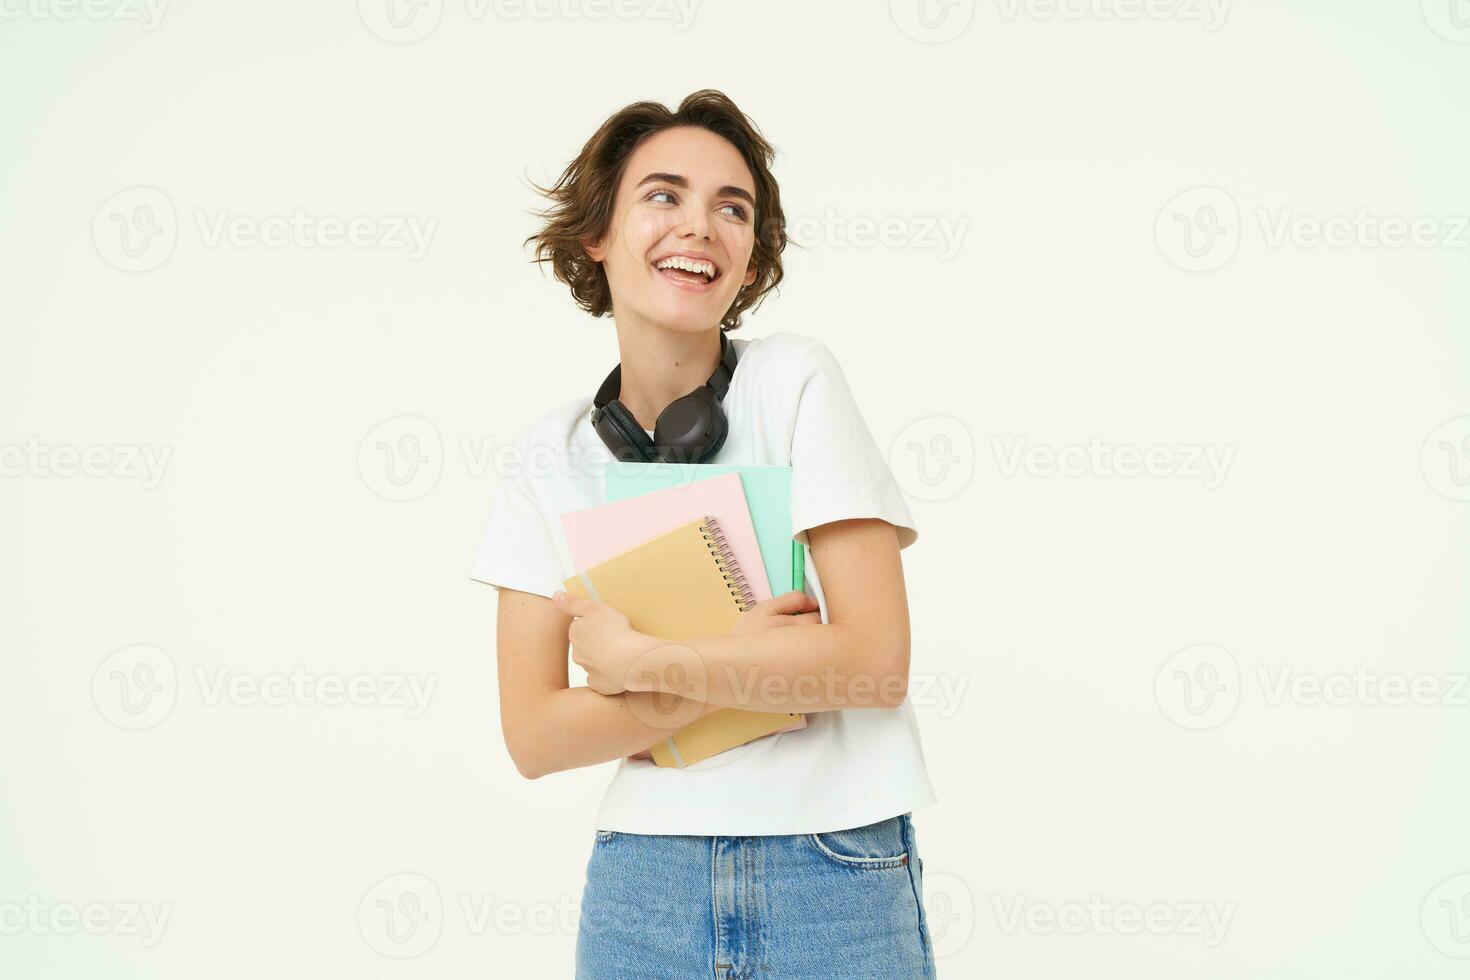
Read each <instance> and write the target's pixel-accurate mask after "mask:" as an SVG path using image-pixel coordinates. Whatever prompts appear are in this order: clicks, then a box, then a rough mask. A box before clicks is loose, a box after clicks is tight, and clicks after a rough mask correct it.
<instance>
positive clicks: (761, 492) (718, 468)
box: [605, 460, 806, 596]
mask: <svg viewBox="0 0 1470 980" xmlns="http://www.w3.org/2000/svg"><path fill="white" fill-rule="evenodd" d="M605 472H606V477H607V493H606V496H607V499H608V500H609V501H613V500H622V499H624V498H626V497H636V496H638V495H639V494H644V493H650V492H652V491H654V490H664V489H667V488H668V487H682V486H684V485H686V484H689V483H695V482H698V481H699V480H705V479H708V478H710V477H714V476H724V475H725V474H726V473H739V474H740V484H741V486H742V487H743V488H744V490H745V502H746V504H747V505H748V506H749V507H750V519H751V522H752V523H753V524H754V525H755V539H756V543H757V544H759V545H760V549H761V558H762V560H764V561H765V563H766V576H767V577H768V578H769V579H770V580H771V595H773V596H775V595H780V594H781V593H783V592H790V591H792V590H793V589H794V590H796V591H798V592H801V591H805V587H806V581H805V580H806V554H805V549H803V548H802V546H801V543H800V542H798V541H796V540H794V539H793V538H792V536H791V535H792V532H791V467H789V466H753V465H751V466H742V465H734V464H732V465H723V464H720V463H624V462H622V461H620V460H609V461H608V464H607V469H606V471H605Z"/></svg>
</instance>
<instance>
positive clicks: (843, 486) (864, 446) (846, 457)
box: [791, 342, 919, 549]
mask: <svg viewBox="0 0 1470 980" xmlns="http://www.w3.org/2000/svg"><path fill="white" fill-rule="evenodd" d="M799 373H800V378H801V390H800V395H799V397H798V401H797V406H796V420H795V422H794V424H793V428H792V433H791V470H792V473H791V527H792V530H793V532H794V537H795V538H796V540H798V541H800V542H801V543H802V544H804V545H808V546H809V544H810V542H809V541H808V540H807V530H808V529H810V528H814V527H819V526H821V525H823V524H829V523H831V522H832V521H840V520H849V519H853V518H859V517H876V518H878V519H880V520H884V521H887V522H888V523H889V524H892V525H893V526H894V528H895V529H896V530H897V531H898V546H899V548H900V549H903V548H907V547H908V546H909V545H911V544H913V543H914V542H915V541H917V540H918V537H919V531H918V528H917V527H915V526H914V519H913V516H912V515H911V514H910V513H909V508H908V504H907V502H906V501H905V500H904V496H903V491H902V490H901V489H899V486H898V481H897V480H895V479H894V478H893V473H892V472H891V471H890V470H889V468H888V462H887V460H886V459H885V458H884V457H883V454H882V453H881V452H880V451H879V449H878V445H877V443H876V442H874V440H873V434H872V433H871V432H870V431H869V430H868V426H867V423H866V422H865V421H864V420H863V416H862V413H861V412H860V411H858V406H857V402H856V401H855V400H854V399H853V397H852V391H851V390H850V389H849V388H848V385H847V377H846V375H844V374H843V372H842V366H841V365H840V364H838V363H837V358H836V357H834V356H833V355H832V352H831V351H830V350H829V349H828V348H827V346H826V345H825V344H823V343H821V342H817V343H816V345H815V346H814V347H812V348H811V349H810V350H808V351H807V353H806V355H805V357H804V360H803V367H802V370H801V371H800V372H799Z"/></svg>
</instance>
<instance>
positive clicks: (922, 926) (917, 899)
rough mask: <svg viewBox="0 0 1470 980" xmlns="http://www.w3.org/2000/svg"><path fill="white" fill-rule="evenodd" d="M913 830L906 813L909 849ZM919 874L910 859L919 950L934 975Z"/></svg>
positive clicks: (906, 835) (904, 825) (906, 844)
mask: <svg viewBox="0 0 1470 980" xmlns="http://www.w3.org/2000/svg"><path fill="white" fill-rule="evenodd" d="M912 831H913V824H912V822H911V818H910V817H909V815H908V814H904V816H903V846H904V847H905V848H906V849H907V850H908V851H912V850H913V848H914V844H913V840H912V838H911V836H910V835H911V833H912ZM917 874H918V872H917V871H916V870H915V868H914V862H913V861H910V862H909V889H910V890H911V891H912V892H913V893H914V904H915V906H917V908H918V910H919V951H920V953H922V954H923V956H924V968H925V969H926V970H927V971H929V975H930V976H933V975H934V959H933V953H934V951H933V948H932V947H930V945H929V943H928V942H927V941H926V940H925V933H926V932H928V928H929V927H928V924H927V922H926V921H925V916H924V896H923V895H922V894H921V893H920V892H919V883H918V881H917V880H916V877H915V876H916V875H917Z"/></svg>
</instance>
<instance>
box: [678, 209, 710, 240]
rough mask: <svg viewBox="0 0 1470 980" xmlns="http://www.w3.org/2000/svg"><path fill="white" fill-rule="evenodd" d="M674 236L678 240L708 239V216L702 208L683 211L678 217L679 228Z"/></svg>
mask: <svg viewBox="0 0 1470 980" xmlns="http://www.w3.org/2000/svg"><path fill="white" fill-rule="evenodd" d="M675 234H677V235H678V236H679V237H680V238H689V237H691V236H692V237H697V238H706V239H707V238H710V237H711V236H710V221H709V215H708V214H706V213H705V211H704V208H703V207H690V208H685V209H683V211H682V213H681V214H680V216H679V227H678V228H677V229H675Z"/></svg>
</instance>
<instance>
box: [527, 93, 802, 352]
mask: <svg viewBox="0 0 1470 980" xmlns="http://www.w3.org/2000/svg"><path fill="white" fill-rule="evenodd" d="M676 126H697V127H699V128H702V129H707V130H709V131H710V132H712V133H714V134H715V135H717V136H723V137H724V138H725V139H727V140H729V141H730V143H732V144H733V145H734V146H735V149H736V150H738V151H739V152H740V155H741V156H742V157H744V158H745V165H746V166H747V167H749V168H750V173H751V175H752V176H753V177H754V178H755V202H756V203H755V245H754V247H753V248H752V250H751V256H750V261H751V264H752V265H753V266H754V267H755V270H756V276H755V281H754V282H753V283H751V284H750V285H749V286H742V287H741V288H740V292H738V293H736V295H735V301H734V302H733V303H731V304H730V308H729V309H728V310H726V311H725V315H724V318H723V319H721V321H720V329H721V330H724V331H730V330H735V329H736V328H738V327H739V326H740V316H741V314H742V313H744V312H745V311H746V310H750V309H754V308H755V307H757V306H759V305H760V302H761V300H762V299H763V298H764V297H765V295H766V293H768V292H770V291H771V290H773V289H775V288H776V285H777V283H779V282H780V281H781V276H782V271H781V252H782V250H784V249H785V247H786V215H785V213H784V212H782V210H781V191H780V188H779V187H777V185H776V178H775V177H774V176H773V175H772V174H771V161H772V160H773V159H774V158H775V155H776V151H775V148H774V147H773V146H772V145H771V144H770V143H768V142H767V141H766V139H765V137H763V136H762V135H761V134H760V131H759V130H758V129H757V128H756V125H755V123H754V122H752V121H751V120H750V119H749V118H748V117H747V116H746V115H745V113H743V112H741V111H740V109H739V107H737V106H736V105H735V103H734V102H732V101H731V100H730V97H729V96H727V95H725V93H723V92H720V91H717V90H715V89H701V90H699V91H698V92H693V93H691V94H690V95H688V96H687V97H685V99H684V101H683V102H681V103H679V108H678V110H676V111H674V112H670V111H669V110H668V109H667V108H665V107H664V106H663V105H660V104H659V103H657V102H634V103H632V104H631V105H628V106H625V107H623V108H622V109H619V110H618V111H617V112H615V113H613V115H612V116H610V117H609V118H608V120H607V121H606V122H604V123H603V124H602V126H601V127H600V128H599V129H598V130H597V132H595V133H593V134H592V138H591V139H589V140H588V141H587V143H586V145H585V146H583V147H582V152H581V153H579V154H577V158H576V159H575V160H573V161H572V162H571V163H569V164H568V165H567V168H566V170H564V171H562V175H561V176H560V177H559V178H558V179H557V181H556V183H555V184H553V185H552V186H551V187H540V186H538V185H535V184H533V185H532V186H534V187H535V189H536V190H537V191H538V192H540V193H541V194H543V195H544V196H546V197H547V198H549V199H550V200H551V202H552V204H551V207H549V208H547V209H546V210H545V211H542V212H539V213H538V216H539V217H541V218H543V219H544V220H545V224H544V225H543V226H542V228H541V230H540V231H538V232H537V233H536V234H534V235H530V236H529V237H527V238H526V240H525V242H524V243H523V244H526V243H530V242H533V241H534V242H535V243H536V258H535V259H533V260H532V261H535V262H550V263H551V269H552V273H553V275H555V276H556V278H557V279H559V280H561V281H562V282H564V283H566V284H567V285H568V286H569V287H571V290H572V298H573V299H575V300H576V302H577V305H578V306H580V307H581V308H582V309H584V310H586V311H587V312H588V313H591V314H592V315H593V316H605V315H606V314H607V313H608V312H610V311H611V310H612V293H611V291H610V290H609V289H608V283H607V274H606V273H605V272H603V269H602V264H601V263H600V262H594V261H592V258H591V257H590V256H588V255H587V253H586V252H585V251H584V250H583V248H582V241H583V240H584V239H589V238H590V239H598V238H601V237H602V236H603V235H605V234H606V233H607V230H608V225H609V224H610V223H611V221H612V215H613V210H614V207H615V205H616V203H617V201H616V199H617V190H618V184H619V182H620V181H621V180H622V177H623V169H624V167H625V166H626V165H627V162H628V158H629V157H631V156H632V155H633V151H634V150H635V149H636V148H637V147H638V145H639V144H640V143H642V142H643V140H645V139H647V138H648V137H649V136H652V135H653V134H654V133H658V132H662V131H663V130H665V129H673V128H674V127H676Z"/></svg>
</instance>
